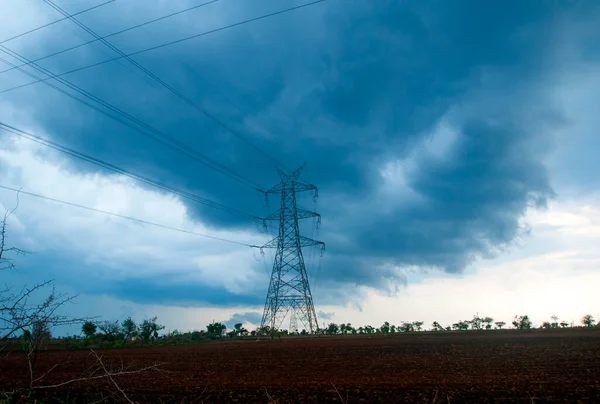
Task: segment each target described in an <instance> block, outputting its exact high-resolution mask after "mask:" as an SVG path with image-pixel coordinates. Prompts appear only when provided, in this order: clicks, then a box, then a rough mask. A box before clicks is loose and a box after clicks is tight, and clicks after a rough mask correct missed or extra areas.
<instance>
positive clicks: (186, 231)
mask: <svg viewBox="0 0 600 404" xmlns="http://www.w3.org/2000/svg"><path fill="white" fill-rule="evenodd" d="M0 188H2V189H6V190H8V191H14V192H17V193H19V194H23V195H29V196H33V197H36V198H41V199H45V200H48V201H52V202H57V203H62V204H65V205H69V206H73V207H76V208H80V209H86V210H89V211H92V212H96V213H102V214H105V215H109V216H114V217H119V218H121V219H127V220H131V221H135V222H138V223H142V224H147V225H151V226H156V227H161V228H163V229H169V230H174V231H178V232H181V233H187V234H191V235H194V236H200V237H205V238H209V239H212V240H217V241H223V242H227V243H232V244H237V245H242V246H245V247H251V248H259V246H256V245H254V244H248V243H242V242H240V241H235V240H228V239H225V238H221V237H215V236H211V235H208V234H202V233H197V232H194V231H190V230H185V229H180V228H177V227H172V226H167V225H164V224H160V223H154V222H150V221H148V220H143V219H138V218H135V217H132V216H127V215H121V214H119V213H113V212H108V211H105V210H102V209H96V208H91V207H89V206H85V205H80V204H77V203H73V202H68V201H63V200H60V199H56V198H51V197H48V196H44V195H40V194H36V193H33V192H26V191H23V190H22V189H16V188H12V187H8V186H6V185H0Z"/></svg>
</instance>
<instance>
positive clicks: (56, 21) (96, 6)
mask: <svg viewBox="0 0 600 404" xmlns="http://www.w3.org/2000/svg"><path fill="white" fill-rule="evenodd" d="M115 1H116V0H108V1H106V2H104V3H100V4H98V5H95V6H93V7H90V8H86V9H85V10H81V11H78V12H76V13H73V14H70V15H69V16H65V17H63V18H60V19H58V20H54V21H52V22H49V23H47V24H44V25H40V26H39V27H36V28H33V29H30V30H28V31H25V32H22V33H20V34H19V35H15V36H13V37H10V38H7V39H4V40H2V41H0V45H1V44H4V43H6V42H9V41H12V40H14V39H17V38H20V37H22V36H25V35H28V34H31V33H33V32H35V31H39V30H40V29H43V28H46V27H49V26H51V25H54V24H56V23H59V22H61V21H64V20H67V19H69V18H71V17H75V16H77V15H80V14H83V13H87V12H88V11H92V10H95V9H97V8H100V7H102V6H105V5H107V4H110V3H114V2H115ZM0 73H3V72H0Z"/></svg>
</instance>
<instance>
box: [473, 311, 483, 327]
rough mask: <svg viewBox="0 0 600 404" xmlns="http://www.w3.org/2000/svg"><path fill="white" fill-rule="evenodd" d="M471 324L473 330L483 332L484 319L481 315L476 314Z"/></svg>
mask: <svg viewBox="0 0 600 404" xmlns="http://www.w3.org/2000/svg"><path fill="white" fill-rule="evenodd" d="M470 323H471V328H472V329H473V330H483V319H482V318H481V317H479V315H477V314H474V315H473V320H471V321H470Z"/></svg>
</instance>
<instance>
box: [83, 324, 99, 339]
mask: <svg viewBox="0 0 600 404" xmlns="http://www.w3.org/2000/svg"><path fill="white" fill-rule="evenodd" d="M96 330H97V327H96V324H94V323H93V322H91V321H86V322H85V323H83V325H82V326H81V332H83V335H85V336H86V337H87V338H90V337H92V336H93V335H94V334H96Z"/></svg>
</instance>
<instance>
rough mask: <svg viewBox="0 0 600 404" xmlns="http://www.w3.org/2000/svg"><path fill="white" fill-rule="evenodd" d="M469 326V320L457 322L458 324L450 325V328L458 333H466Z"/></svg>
mask: <svg viewBox="0 0 600 404" xmlns="http://www.w3.org/2000/svg"><path fill="white" fill-rule="evenodd" d="M469 326H471V321H469V320H465V321H459V322H458V323H454V324H452V328H453V329H455V330H458V331H467V330H468V329H469Z"/></svg>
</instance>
